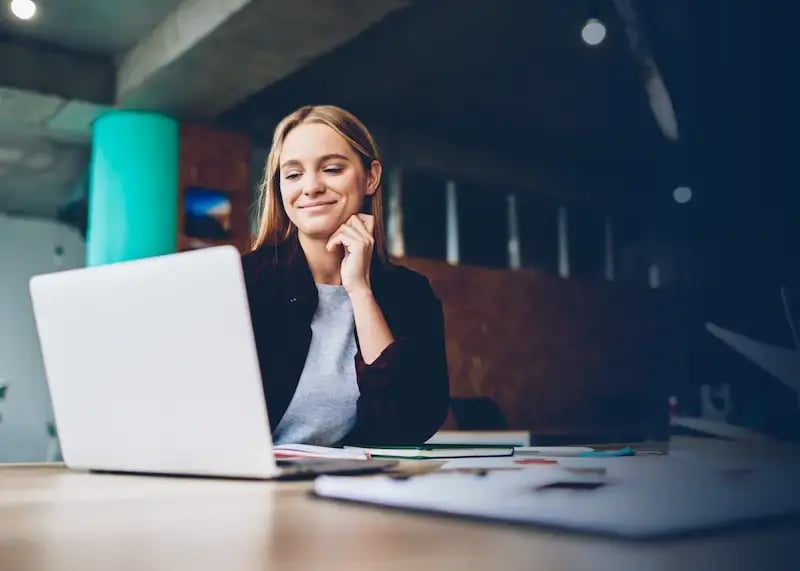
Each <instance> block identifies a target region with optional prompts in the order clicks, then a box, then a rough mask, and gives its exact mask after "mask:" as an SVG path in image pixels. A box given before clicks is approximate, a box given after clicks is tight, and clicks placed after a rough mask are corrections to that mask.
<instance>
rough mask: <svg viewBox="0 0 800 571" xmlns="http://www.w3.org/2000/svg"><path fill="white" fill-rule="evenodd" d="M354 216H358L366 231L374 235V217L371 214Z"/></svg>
mask: <svg viewBox="0 0 800 571" xmlns="http://www.w3.org/2000/svg"><path fill="white" fill-rule="evenodd" d="M356 218H358V219H359V220H360V221H361V222H363V223H364V226H365V227H366V229H367V233H368V234H369V235H370V236H372V237H373V238H374V237H375V217H374V216H373V215H372V214H363V213H362V214H356Z"/></svg>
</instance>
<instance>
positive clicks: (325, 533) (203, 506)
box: [0, 465, 800, 571]
mask: <svg viewBox="0 0 800 571" xmlns="http://www.w3.org/2000/svg"><path fill="white" fill-rule="evenodd" d="M309 489H310V483H308V482H251V481H233V480H231V481H226V480H212V479H182V478H163V477H136V476H123V475H97V474H85V473H78V472H71V471H69V470H67V469H65V468H63V467H62V466H60V465H29V466H13V465H8V466H5V467H2V468H0V569H2V570H3V571H28V570H51V569H52V570H55V569H58V570H60V571H72V570H81V571H85V570H93V569H98V570H100V569H102V570H104V571H106V570H108V571H126V570H134V569H135V570H140V569H148V570H165V571H167V570H168V571H180V570H192V571H203V570H206V569H209V570H210V569H214V570H225V571H228V570H254V571H255V570H264V569H297V570H316V569H325V570H342V571H345V570H346V571H359V570H367V569H369V570H372V569H380V570H395V569H396V570H403V571H407V570H414V571H416V570H427V569H431V570H436V571H445V570H449V569H454V570H471V569H486V570H489V571H500V570H507V569H526V570H530V569H536V570H542V571H547V570H582V569H592V570H602V569H613V570H614V571H619V570H622V569H636V570H651V569H663V570H670V571H688V570H690V569H699V570H704V571H706V570H710V569H725V570H726V571H729V570H734V569H736V570H738V569H759V570H765V569H784V568H791V567H794V566H791V567H786V562H789V561H792V559H791V556H792V555H793V553H794V549H795V546H796V540H797V537H798V536H799V535H800V527H789V526H786V525H783V526H778V527H774V526H773V527H772V528H767V529H761V530H750V531H746V532H743V531H739V532H736V533H730V534H724V535H717V536H713V537H704V538H701V539H691V540H682V541H670V542H657V543H629V542H623V541H614V540H606V539H601V538H594V537H586V536H578V535H569V534H559V533H553V532H549V531H541V530H534V529H530V528H521V527H511V526H503V525H492V524H486V523H479V522H469V521H460V520H454V519H448V518H440V517H435V516H424V515H417V514H410V513H403V512H396V511H389V510H381V509H376V508H371V507H365V506H357V505H349V504H341V503H336V502H329V501H326V500H319V499H315V498H311V497H309V495H308V491H309ZM795 568H796V567H795Z"/></svg>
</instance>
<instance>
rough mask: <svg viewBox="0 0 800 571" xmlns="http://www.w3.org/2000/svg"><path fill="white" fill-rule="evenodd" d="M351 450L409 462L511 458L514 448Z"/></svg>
mask: <svg viewBox="0 0 800 571" xmlns="http://www.w3.org/2000/svg"><path fill="white" fill-rule="evenodd" d="M346 449H349V450H361V451H363V452H365V453H366V454H368V455H369V456H370V457H373V458H407V459H409V460H426V459H437V458H475V457H486V456H511V455H512V454H514V448H513V447H510V446H508V447H506V446H502V447H500V446H478V445H473V444H465V445H463V446H458V445H453V444H451V445H446V446H437V445H434V444H425V445H423V446H394V447H392V446H370V447H362V446H358V447H348V448H346Z"/></svg>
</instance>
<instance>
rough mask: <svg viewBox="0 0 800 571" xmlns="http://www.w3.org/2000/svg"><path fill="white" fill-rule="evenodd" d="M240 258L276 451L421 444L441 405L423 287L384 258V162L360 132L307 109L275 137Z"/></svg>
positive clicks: (325, 109) (443, 394) (440, 359)
mask: <svg viewBox="0 0 800 571" xmlns="http://www.w3.org/2000/svg"><path fill="white" fill-rule="evenodd" d="M260 191H261V197H260V205H261V221H260V227H259V231H258V235H257V237H256V240H255V243H254V245H253V250H252V251H251V252H250V253H248V254H246V255H245V256H244V258H243V268H244V274H245V281H246V284H247V294H248V298H249V300H250V311H251V316H252V320H253V330H254V334H255V339H256V347H257V349H258V356H259V361H260V364H261V375H262V379H263V383H264V395H265V397H266V402H267V411H268V414H269V419H270V424H271V426H272V429H273V437H274V439H275V442H276V443H288V442H291V443H306V444H318V445H325V446H331V445H336V444H341V443H352V444H419V443H422V442H424V441H425V440H427V439H428V438H429V437H430V436H431V435H432V434H433V433H434V432H435V431H436V430H437V429H438V427H439V426H440V425H441V423H442V421H443V419H444V417H445V414H446V411H447V406H448V402H449V389H448V376H447V361H446V355H445V342H444V319H443V317H442V308H441V304H440V303H439V300H438V299H437V298H436V296H435V295H434V293H433V291H432V290H431V287H430V285H429V284H428V281H427V279H425V278H424V277H422V276H421V275H419V274H417V273H414V272H412V271H411V270H408V269H406V268H404V267H401V266H396V265H393V264H391V263H389V261H388V260H387V255H386V251H385V246H384V240H383V218H382V212H381V163H380V157H379V154H378V149H377V147H376V146H375V142H374V140H373V138H372V136H371V135H370V133H369V131H367V129H366V127H364V125H363V124H362V123H361V122H360V121H359V120H358V119H357V118H356V117H354V116H353V115H351V114H350V113H348V112H347V111H345V110H343V109H340V108H338V107H334V106H327V105H323V106H307V107H303V108H301V109H298V110H297V111H295V112H294V113H292V114H290V115H289V116H287V117H286V118H284V119H283V120H282V121H281V122H280V124H279V125H278V127H277V128H276V129H275V135H274V138H273V141H272V148H271V150H270V153H269V156H268V157H267V162H266V166H265V171H264V179H263V182H262V184H261V189H260Z"/></svg>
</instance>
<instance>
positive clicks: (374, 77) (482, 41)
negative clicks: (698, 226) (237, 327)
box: [222, 0, 693, 193]
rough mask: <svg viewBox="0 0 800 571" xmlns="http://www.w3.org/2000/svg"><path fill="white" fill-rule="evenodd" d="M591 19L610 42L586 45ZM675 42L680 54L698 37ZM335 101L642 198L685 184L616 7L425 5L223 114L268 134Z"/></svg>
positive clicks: (376, 120)
mask: <svg viewBox="0 0 800 571" xmlns="http://www.w3.org/2000/svg"><path fill="white" fill-rule="evenodd" d="M690 4H691V3H687V2H677V3H670V4H669V6H665V7H664V9H663V10H660V11H661V12H664V13H665V14H667V15H668V18H667V19H662V18H661V15H660V14H655V15H653V16H655V17H658V26H647V31H648V32H649V31H650V29H651V28H659V27H660V28H665V29H664V30H661V29H656V30H654V39H656V40H659V41H660V40H662V37H661V36H662V35H665V33H666V34H670V33H671V30H670V29H669V27H670V26H674V27H676V28H678V29H682V27H681V24H683V23H685V21H686V18H687V15H686V9H687V6H689V5H690ZM651 11H652V10H651ZM590 16H595V17H598V18H600V19H601V20H602V21H604V22H605V23H606V26H607V28H608V34H607V37H606V41H605V42H604V43H603V44H601V45H600V46H599V47H594V48H592V47H589V46H586V45H585V44H584V43H583V42H582V41H581V39H580V30H581V27H582V26H583V24H584V22H586V20H587V18H589V17H590ZM642 16H643V17H646V18H647V19H645V20H644V23H645V24H647V23H648V22H649V20H651V19H655V18H654V17H653V16H651V15H650V14H642ZM671 22H674V24H672V23H671ZM689 33H690V32H684V34H683V35H684V36H687V35H688V34H689ZM668 41H669V43H670V44H673V45H670V46H669V47H670V49H673V48H675V45H676V44H679V43H682V42H684V43H685V42H687V41H688V38H686V37H681V36H680V35H678V36H676V37H674V38H672V37H671V38H669V39H668ZM675 55H678V54H675ZM670 57H671V58H672V57H673V54H670ZM670 63H671V62H670ZM668 67H671V66H668ZM675 67H677V66H675ZM678 71H679V72H680V77H675V78H672V79H673V80H674V81H673V84H680V85H679V88H680V91H681V92H682V94H681V95H682V96H681V97H680V98H679V101H680V103H681V104H684V105H685V106H686V107H690V106H691V105H692V104H693V102H692V101H691V100H690V97H687V96H683V93H688V92H690V88H689V89H687V86H686V85H685V84H686V82H687V79H690V78H687V74H686V72H685V71H686V70H678ZM669 87H670V88H671V87H672V85H670V86H669ZM689 95H690V94H689ZM323 102H324V103H336V104H339V105H342V106H344V107H346V108H348V109H350V110H352V111H353V112H355V113H356V114H357V115H359V116H360V117H362V118H363V119H364V120H365V122H366V123H367V124H368V125H380V126H381V127H382V128H384V129H386V130H390V131H401V132H402V131H412V132H415V133H425V134H426V135H429V136H431V137H435V138H436V139H439V140H444V141H447V142H449V143H452V144H454V145H464V146H469V147H478V148H480V147H484V148H489V149H492V150H494V151H495V152H498V153H501V154H504V155H509V156H513V157H516V158H517V159H520V160H523V161H530V162H532V163H535V164H547V165H548V166H550V167H556V168H561V169H575V170H577V171H580V172H581V173H584V174H587V175H590V176H598V177H604V178H603V180H605V181H606V184H614V185H615V186H616V187H617V188H615V189H614V190H616V191H619V190H629V191H631V192H639V193H640V192H642V191H643V188H647V187H653V186H654V182H655V181H657V180H658V177H660V176H662V175H663V174H664V172H665V171H667V172H669V173H671V175H672V176H671V177H670V180H668V181H666V184H668V185H671V187H670V188H674V186H675V185H676V184H679V183H682V182H684V175H685V172H684V170H683V169H685V162H686V161H685V158H684V156H685V146H684V144H683V142H682V141H679V142H678V143H674V142H669V141H667V140H666V139H665V137H664V136H663V135H662V134H661V132H660V131H659V129H658V126H657V125H656V122H655V120H654V118H653V114H652V112H651V111H650V108H649V106H648V101H647V95H646V93H645V90H644V87H643V80H642V76H641V74H640V70H639V68H638V67H637V65H636V62H635V60H634V58H633V56H632V52H631V49H630V46H629V42H628V38H627V36H626V34H625V30H624V28H623V26H622V22H621V21H620V18H619V16H618V14H617V11H616V9H615V7H614V5H613V3H612V2H557V1H551V2H520V1H519V0H501V1H498V0H471V1H470V2H463V1H459V0H426V1H423V2H417V3H414V4H412V5H411V6H410V7H409V8H407V9H405V10H403V11H400V12H398V13H396V14H394V15H392V16H390V17H389V18H387V19H386V20H384V21H383V22H381V23H380V24H379V25H377V26H374V27H373V28H371V29H369V30H367V31H366V32H365V33H363V34H362V35H361V36H360V37H359V38H357V39H356V40H355V41H353V42H351V43H349V44H347V45H345V46H343V47H341V48H340V49H337V50H335V51H333V52H331V53H330V54H328V55H326V56H324V57H322V58H320V59H318V60H316V61H314V62H312V63H311V64H310V65H308V66H307V67H305V68H303V69H301V70H299V71H298V72H296V73H294V74H292V75H290V76H288V77H287V78H285V79H284V80H283V81H281V82H279V83H277V84H275V85H273V86H271V87H270V88H269V89H267V90H264V91H262V92H261V93H259V94H257V95H255V96H253V97H251V98H250V99H249V100H247V101H246V102H244V103H243V104H241V105H239V106H237V107H236V108H234V109H232V110H230V111H229V112H228V113H226V114H225V115H224V116H223V117H222V120H223V122H224V123H226V124H227V125H229V126H231V127H234V128H237V129H242V130H246V131H249V132H251V133H253V134H255V135H256V136H257V137H259V138H260V139H261V140H263V141H265V142H267V141H269V139H270V137H271V132H272V130H273V129H274V126H275V123H276V122H277V120H278V119H279V118H280V117H281V116H283V115H285V114H286V113H288V112H290V111H291V110H293V109H294V108H296V107H298V106H300V105H303V104H307V103H323ZM679 121H680V118H679Z"/></svg>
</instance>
